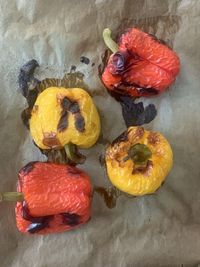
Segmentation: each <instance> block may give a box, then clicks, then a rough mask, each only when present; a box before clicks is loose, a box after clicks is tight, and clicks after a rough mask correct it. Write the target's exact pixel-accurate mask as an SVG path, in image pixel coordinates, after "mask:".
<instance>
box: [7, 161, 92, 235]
mask: <svg viewBox="0 0 200 267" xmlns="http://www.w3.org/2000/svg"><path fill="white" fill-rule="evenodd" d="M18 192H19V193H18V194H20V193H22V194H23V199H24V200H23V202H17V204H16V221H17V227H18V229H19V231H21V232H22V233H30V234H34V233H37V234H49V233H56V232H62V231H68V230H71V229H74V228H76V227H78V226H80V225H81V224H84V223H86V222H87V221H88V220H89V219H90V211H91V209H90V208H91V200H92V186H91V183H90V179H89V177H88V175H87V174H86V173H84V172H83V171H81V170H79V169H77V168H75V167H73V166H69V165H63V164H53V163H46V162H31V163H29V164H27V165H26V166H25V167H24V168H22V169H21V170H20V172H19V181H18ZM9 194H10V198H11V197H12V196H13V195H14V194H15V193H8V194H7V195H5V196H7V199H8V196H9ZM17 197H18V198H20V195H19V196H18V195H17Z"/></svg>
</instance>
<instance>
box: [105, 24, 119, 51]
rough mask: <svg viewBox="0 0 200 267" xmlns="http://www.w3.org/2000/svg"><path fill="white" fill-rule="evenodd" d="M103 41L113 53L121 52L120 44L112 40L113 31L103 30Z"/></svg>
mask: <svg viewBox="0 0 200 267" xmlns="http://www.w3.org/2000/svg"><path fill="white" fill-rule="evenodd" d="M103 39H104V42H105V44H106V46H107V47H108V48H109V49H110V50H111V51H112V52H113V53H116V52H117V51H118V50H119V46H118V44H117V43H116V42H115V41H113V39H112V38H111V30H110V29H108V28H106V29H104V30H103Z"/></svg>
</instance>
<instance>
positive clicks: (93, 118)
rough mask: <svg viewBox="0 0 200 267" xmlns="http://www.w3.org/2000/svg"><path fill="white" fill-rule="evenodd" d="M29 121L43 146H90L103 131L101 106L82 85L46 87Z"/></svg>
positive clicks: (37, 140)
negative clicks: (79, 86) (99, 107)
mask: <svg viewBox="0 0 200 267" xmlns="http://www.w3.org/2000/svg"><path fill="white" fill-rule="evenodd" d="M29 123H30V132H31V135H32V138H33V140H34V142H35V143H36V144H37V146H39V147H40V148H42V149H51V148H61V147H63V146H64V145H66V144H68V143H73V144H75V145H77V146H79V147H81V148H89V147H91V146H92V145H94V144H95V143H96V141H97V139H98V137H99V133H100V119H99V114H98V112H97V109H96V107H95V105H94V103H93V101H92V98H91V97H90V95H89V94H88V93H87V92H86V91H85V90H83V89H81V88H70V89H66V88H62V87H59V88H58V87H49V88H47V89H46V90H44V91H43V92H42V93H41V94H39V96H38V98H37V100H36V102H35V105H34V107H33V110H32V114H31V118H30V120H29Z"/></svg>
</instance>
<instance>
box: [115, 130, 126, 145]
mask: <svg viewBox="0 0 200 267" xmlns="http://www.w3.org/2000/svg"><path fill="white" fill-rule="evenodd" d="M127 140H128V131H125V132H123V133H122V134H120V135H119V136H118V137H117V138H116V139H115V140H114V141H113V142H112V146H113V145H115V144H117V143H120V142H125V141H127Z"/></svg>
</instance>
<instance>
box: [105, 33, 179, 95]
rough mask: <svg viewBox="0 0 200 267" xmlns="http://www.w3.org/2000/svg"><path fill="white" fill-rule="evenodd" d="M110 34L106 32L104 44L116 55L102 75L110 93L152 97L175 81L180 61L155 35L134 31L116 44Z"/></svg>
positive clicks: (124, 35)
mask: <svg viewBox="0 0 200 267" xmlns="http://www.w3.org/2000/svg"><path fill="white" fill-rule="evenodd" d="M110 35H111V31H110V30H109V29H105V30H104V33H103V36H104V40H105V43H106V44H107V46H108V47H109V48H110V49H111V50H112V52H113V54H112V55H111V56H110V58H109V61H108V65H107V66H106V68H105V69H104V72H103V74H102V81H103V83H104V84H105V86H106V87H107V89H108V90H110V91H111V92H114V93H119V94H124V95H129V96H133V97H141V96H151V95H157V94H159V93H161V92H163V91H164V90H165V89H167V88H168V87H169V86H170V85H171V84H172V83H173V82H174V81H175V78H176V76H177V74H178V73H179V69H180V61H179V58H178V56H177V54H176V53H175V52H174V51H173V50H172V49H170V48H169V47H168V46H166V45H165V44H163V42H161V41H160V40H158V39H157V38H156V37H155V36H152V35H150V34H147V33H145V32H143V31H141V30H139V29H136V28H131V29H129V30H128V31H127V32H125V33H124V34H123V35H122V36H121V38H120V41H119V43H118V44H116V43H115V42H114V41H113V40H112V39H111V36H110Z"/></svg>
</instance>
